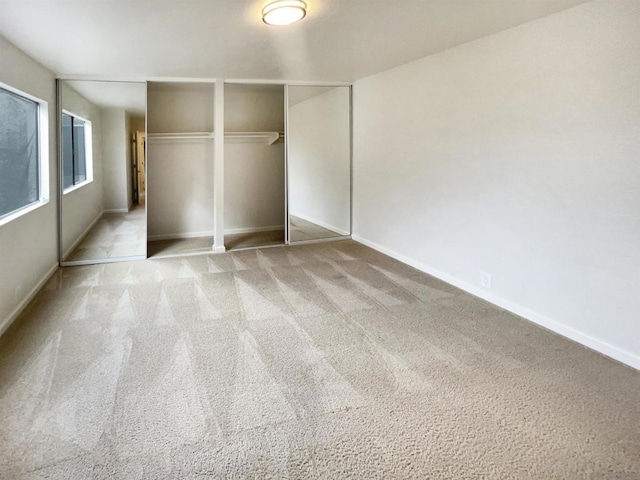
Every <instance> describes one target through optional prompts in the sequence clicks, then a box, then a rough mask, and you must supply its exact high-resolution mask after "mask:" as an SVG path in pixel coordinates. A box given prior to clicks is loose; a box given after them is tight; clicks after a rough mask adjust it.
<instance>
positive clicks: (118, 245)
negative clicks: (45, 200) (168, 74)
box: [58, 80, 147, 265]
mask: <svg viewBox="0 0 640 480" xmlns="http://www.w3.org/2000/svg"><path fill="white" fill-rule="evenodd" d="M58 95H59V96H58V104H59V110H60V122H59V125H60V130H61V131H60V132H59V134H60V137H59V138H60V159H61V160H60V162H59V168H60V185H61V192H60V211H61V215H60V237H61V238H60V246H61V248H60V249H61V252H60V257H61V261H62V264H63V265H80V264H91V263H103V262H113V261H119V260H128V259H136V258H146V253H147V251H146V249H147V233H146V230H147V221H146V208H145V190H144V184H145V169H144V165H145V163H146V162H145V156H146V153H145V140H146V118H145V115H146V84H145V83H138V82H103V81H85V80H82V81H76V80H73V81H70V80H61V81H59V87H58Z"/></svg>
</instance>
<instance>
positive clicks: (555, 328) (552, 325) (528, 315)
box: [352, 235, 640, 370]
mask: <svg viewBox="0 0 640 480" xmlns="http://www.w3.org/2000/svg"><path fill="white" fill-rule="evenodd" d="M352 238H353V240H355V241H356V242H359V243H362V244H363V245H366V246H367V247H371V248H373V249H374V250H377V251H379V252H380V253H384V254H385V255H388V256H390V257H392V258H395V259H396V260H398V261H400V262H402V263H405V264H407V265H409V266H411V267H413V268H416V269H418V270H420V271H422V272H424V273H427V274H429V275H431V276H434V277H436V278H439V279H440V280H442V281H444V282H447V283H448V284H450V285H453V286H454V287H458V288H459V289H461V290H464V291H465V292H467V293H470V294H472V295H475V296H476V297H479V298H482V299H483V300H486V301H487V302H490V303H492V304H494V305H497V306H498V307H500V308H503V309H505V310H507V311H509V312H511V313H515V314H516V315H519V316H520V317H523V318H525V319H527V320H529V321H531V322H533V323H536V324H538V325H540V326H541V327H544V328H546V329H548V330H551V331H552V332H554V333H557V334H559V335H562V336H563V337H566V338H568V339H570V340H573V341H574V342H577V343H579V344H581V345H584V346H585V347H588V348H590V349H592V350H595V351H596V352H598V353H601V354H603V355H606V356H607V357H611V358H613V359H614V360H617V361H619V362H622V363H624V364H625V365H629V366H630V367H633V368H635V369H636V370H640V355H638V354H635V353H633V352H629V351H626V350H623V349H621V348H619V347H616V346H614V345H611V344H609V343H607V342H604V341H602V340H600V339H597V338H594V337H592V336H590V335H587V334H585V333H583V332H581V331H579V330H576V329H574V328H572V327H569V326H567V325H565V324H563V323H561V322H559V321H557V320H554V319H551V318H549V317H546V316H545V315H542V314H540V313H538V312H535V311H533V310H531V309H529V308H527V307H524V306H522V305H519V304H517V303H515V302H512V301H510V300H507V299H505V298H502V297H499V296H497V295H494V294H492V293H489V292H487V291H486V290H484V289H482V288H480V287H477V286H475V285H472V284H470V283H468V282H465V281H462V280H459V279H458V278H455V277H453V276H452V275H449V274H448V273H444V272H441V271H440V270H437V269H435V268H432V267H430V266H429V265H426V264H424V263H421V262H418V261H416V260H414V259H412V258H409V257H407V256H405V255H401V254H399V253H396V252H394V251H392V250H389V249H388V248H386V247H383V246H382V245H378V244H377V243H375V242H371V241H369V240H367V239H365V238H363V237H361V236H359V235H353V236H352Z"/></svg>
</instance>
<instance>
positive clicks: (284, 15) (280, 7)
mask: <svg viewBox="0 0 640 480" xmlns="http://www.w3.org/2000/svg"><path fill="white" fill-rule="evenodd" d="M306 14H307V4H306V3H304V2H303V1H301V0H279V1H277V2H273V3H270V4H269V5H267V6H266V7H264V8H263V9H262V20H263V21H264V23H266V24H268V25H290V24H292V23H295V22H297V21H299V20H302V19H303V18H304V16H305V15H306Z"/></svg>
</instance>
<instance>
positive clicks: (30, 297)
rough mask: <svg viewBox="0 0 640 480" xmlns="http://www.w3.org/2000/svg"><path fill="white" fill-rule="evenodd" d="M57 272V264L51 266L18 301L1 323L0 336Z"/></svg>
mask: <svg viewBox="0 0 640 480" xmlns="http://www.w3.org/2000/svg"><path fill="white" fill-rule="evenodd" d="M57 270H58V262H56V263H55V265H53V266H52V267H51V268H50V269H49V271H48V272H47V273H46V274H45V275H44V277H42V278H41V279H40V281H39V282H38V283H37V284H36V285H35V287H33V288H32V289H31V290H30V291H29V293H28V294H27V296H26V297H24V298H23V299H22V301H20V303H19V304H18V306H17V307H16V308H14V309H13V311H12V312H11V313H10V314H9V316H8V317H7V318H5V319H4V320H3V321H2V323H0V335H2V334H3V333H4V332H5V331H6V330H7V329H8V328H9V327H10V326H11V324H12V323H13V322H14V321H15V320H16V318H18V316H19V315H20V314H21V313H22V311H23V310H24V309H25V308H26V307H27V305H29V302H31V300H33V298H34V297H35V296H36V294H37V293H38V292H39V291H40V289H41V288H42V287H43V286H44V284H45V283H47V281H48V280H49V279H50V278H51V276H52V275H53V274H54V273H56V271H57Z"/></svg>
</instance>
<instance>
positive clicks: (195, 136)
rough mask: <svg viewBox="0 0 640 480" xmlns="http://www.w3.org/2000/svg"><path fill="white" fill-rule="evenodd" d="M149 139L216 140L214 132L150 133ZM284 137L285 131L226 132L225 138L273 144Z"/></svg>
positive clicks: (235, 140) (227, 139)
mask: <svg viewBox="0 0 640 480" xmlns="http://www.w3.org/2000/svg"><path fill="white" fill-rule="evenodd" d="M147 137H148V138H149V140H215V133H214V132H187V133H150V134H148V135H147ZM282 138H284V133H283V132H226V133H225V134H224V139H225V140H226V141H228V142H238V143H240V142H242V143H244V142H253V143H267V144H269V145H273V144H274V143H276V142H277V141H278V140H280V139H282Z"/></svg>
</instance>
